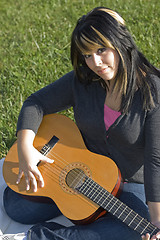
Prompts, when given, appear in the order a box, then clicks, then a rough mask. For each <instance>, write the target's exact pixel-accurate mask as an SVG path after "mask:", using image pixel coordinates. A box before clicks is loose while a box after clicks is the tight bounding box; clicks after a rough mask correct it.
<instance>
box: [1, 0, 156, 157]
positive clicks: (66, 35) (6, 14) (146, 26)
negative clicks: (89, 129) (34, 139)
mask: <svg viewBox="0 0 160 240" xmlns="http://www.w3.org/2000/svg"><path fill="white" fill-rule="evenodd" d="M97 6H105V7H109V8H111V9H113V10H116V11H118V12H119V13H120V14H121V16H122V17H123V18H124V19H125V21H126V24H127V26H128V29H129V30H130V32H131V33H132V35H133V37H134V40H135V42H136V44H137V45H138V47H139V49H140V50H141V51H142V52H143V53H144V54H145V56H146V57H147V58H148V59H149V60H150V61H151V63H153V64H154V65H155V66H157V67H159V68H160V56H159V55H160V1H159V0H105V1H98V0H97V1H96V0H1V1H0V158H1V157H4V156H5V155H6V153H7V151H8V149H9V148H10V147H11V145H12V144H13V142H14V141H15V139H16V137H15V131H16V122H17V118H18V114H19V111H20V109H21V106H22V104H23V101H24V100H25V99H26V98H27V96H29V95H30V94H31V93H32V92H34V91H36V90H38V89H40V88H42V87H44V86H45V85H47V84H49V83H51V82H53V81H55V80H56V79H57V78H59V77H61V76H62V75H63V74H65V73H67V72H68V71H70V70H72V66H71V63H70V36H71V33H72V31H73V28H74V26H75V24H76V20H77V19H78V18H79V17H80V16H81V15H83V14H85V13H87V12H88V11H90V10H91V9H92V8H94V7H97ZM64 91H65V90H64ZM65 114H66V115H68V116H70V117H71V118H72V117H73V113H72V110H68V111H66V112H65Z"/></svg>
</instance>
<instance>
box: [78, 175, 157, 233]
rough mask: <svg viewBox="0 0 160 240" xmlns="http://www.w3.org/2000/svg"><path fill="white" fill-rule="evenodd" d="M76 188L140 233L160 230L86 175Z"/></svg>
mask: <svg viewBox="0 0 160 240" xmlns="http://www.w3.org/2000/svg"><path fill="white" fill-rule="evenodd" d="M83 179H84V176H83ZM74 188H75V189H76V190H77V191H78V192H80V193H81V194H83V195H84V196H86V197H87V198H89V199H90V200H92V201H93V202H95V203H96V204H98V205H99V206H100V207H102V208H103V209H105V210H107V211H108V212H110V213H111V214H112V215H114V216H115V217H117V218H118V219H120V220H121V221H122V222H123V223H125V224H126V225H127V226H129V227H130V228H132V229H134V230H135V231H137V232H138V233H140V235H143V234H146V233H150V235H151V236H153V235H154V234H156V233H157V232H158V231H160V230H159V229H158V228H157V227H155V226H154V225H153V224H152V223H150V222H149V221H147V220H146V219H145V218H142V217H141V216H140V215H139V214H137V213H136V212H135V211H133V210H132V209H131V208H129V207H128V206H127V205H126V204H124V203H123V202H121V201H120V200H119V199H117V198H116V197H114V196H113V195H112V194H111V193H109V192H108V191H107V190H106V189H104V188H103V187H101V186H100V185H99V184H97V183H96V182H95V181H93V180H92V179H91V178H89V177H87V176H85V181H83V183H82V181H81V185H80V186H79V184H77V185H76V186H75V187H74Z"/></svg>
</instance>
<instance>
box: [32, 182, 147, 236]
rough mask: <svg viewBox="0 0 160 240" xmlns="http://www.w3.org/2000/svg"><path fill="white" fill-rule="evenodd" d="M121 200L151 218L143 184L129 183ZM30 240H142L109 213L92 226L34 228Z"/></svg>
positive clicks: (52, 225) (40, 225) (45, 225)
mask: <svg viewBox="0 0 160 240" xmlns="http://www.w3.org/2000/svg"><path fill="white" fill-rule="evenodd" d="M120 200H121V201H123V202H124V203H126V204H127V205H128V206H129V207H131V208H132V209H133V210H135V211H136V212H137V213H139V214H140V215H141V216H142V217H144V218H149V214H148V208H147V206H146V204H145V194H144V187H143V185H142V184H134V183H129V184H125V185H124V190H123V192H122V194H121V196H120ZM28 239H29V240H38V239H45V240H49V239H53V240H60V239H65V240H75V239H76V240H86V239H87V240H106V239H109V240H119V239H121V240H128V239H132V240H141V237H140V235H139V234H138V233H137V232H135V231H134V230H132V229H130V228H129V227H128V226H126V225H125V224H124V223H122V222H121V221H120V220H118V219H115V218H114V217H113V216H111V215H110V214H109V213H108V214H106V215H105V216H104V217H103V218H100V219H99V220H97V221H95V222H94V223H92V224H89V225H84V226H76V225H75V226H72V227H64V226H61V225H57V224H55V223H53V222H50V223H43V224H42V223H41V224H38V225H35V226H33V227H32V228H31V229H30V230H29V232H28Z"/></svg>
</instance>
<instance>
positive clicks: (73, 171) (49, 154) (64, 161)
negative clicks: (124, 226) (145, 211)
mask: <svg viewBox="0 0 160 240" xmlns="http://www.w3.org/2000/svg"><path fill="white" fill-rule="evenodd" d="M47 156H48V157H50V156H51V157H54V159H57V160H58V161H60V162H61V163H62V164H64V165H65V163H66V164H69V162H67V161H66V160H65V159H63V158H62V157H61V156H59V155H58V154H56V153H55V152H54V154H52V152H49V153H48V154H47ZM60 169H61V170H59V172H58V174H59V173H60V172H61V171H62V170H63V169H62V168H60ZM48 170H49V171H51V172H52V173H54V172H53V171H52V169H51V168H50V167H49V166H48ZM74 173H75V174H74ZM70 175H72V178H73V179H75V177H74V176H77V174H76V171H75V170H72V174H70ZM58 176H59V175H58ZM77 177H78V176H77ZM83 178H84V176H83V177H82V179H83ZM82 179H80V181H79V182H81V181H82ZM57 183H59V181H57ZM79 196H81V195H78V197H79ZM111 196H113V195H111ZM111 196H110V197H111ZM102 197H103V196H102ZM81 199H84V198H83V197H81ZM87 203H90V202H89V201H87ZM90 205H91V206H92V204H91V203H90ZM121 208H122V207H120V208H119V209H120V210H121ZM122 210H124V209H123V208H122ZM126 210H127V211H128V212H127V213H128V215H130V217H133V216H135V214H133V213H131V214H129V213H130V210H129V207H128V206H127V209H126ZM140 220H141V216H137V217H136V219H135V221H134V222H136V221H137V224H138V223H139V221H140ZM145 220H146V219H144V218H143V221H145ZM146 221H147V220H146ZM148 223H149V222H148ZM142 225H144V227H145V226H146V223H143V222H142V223H141V226H142ZM148 227H150V226H148ZM148 227H147V229H148ZM151 228H152V226H151ZM152 230H153V229H152Z"/></svg>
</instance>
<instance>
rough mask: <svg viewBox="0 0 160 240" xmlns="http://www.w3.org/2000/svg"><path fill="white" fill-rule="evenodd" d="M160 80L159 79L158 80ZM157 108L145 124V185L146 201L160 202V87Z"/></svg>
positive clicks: (150, 113) (149, 114)
mask: <svg viewBox="0 0 160 240" xmlns="http://www.w3.org/2000/svg"><path fill="white" fill-rule="evenodd" d="M158 80H159V79H158ZM159 85H160V83H158V85H157V89H158V101H157V104H156V107H155V108H154V109H153V110H152V111H151V112H149V113H148V115H147V118H146V123H145V152H144V184H145V192H146V200H147V201H151V202H160V104H159V102H160V91H159V90H160V87H158V86H159Z"/></svg>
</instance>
